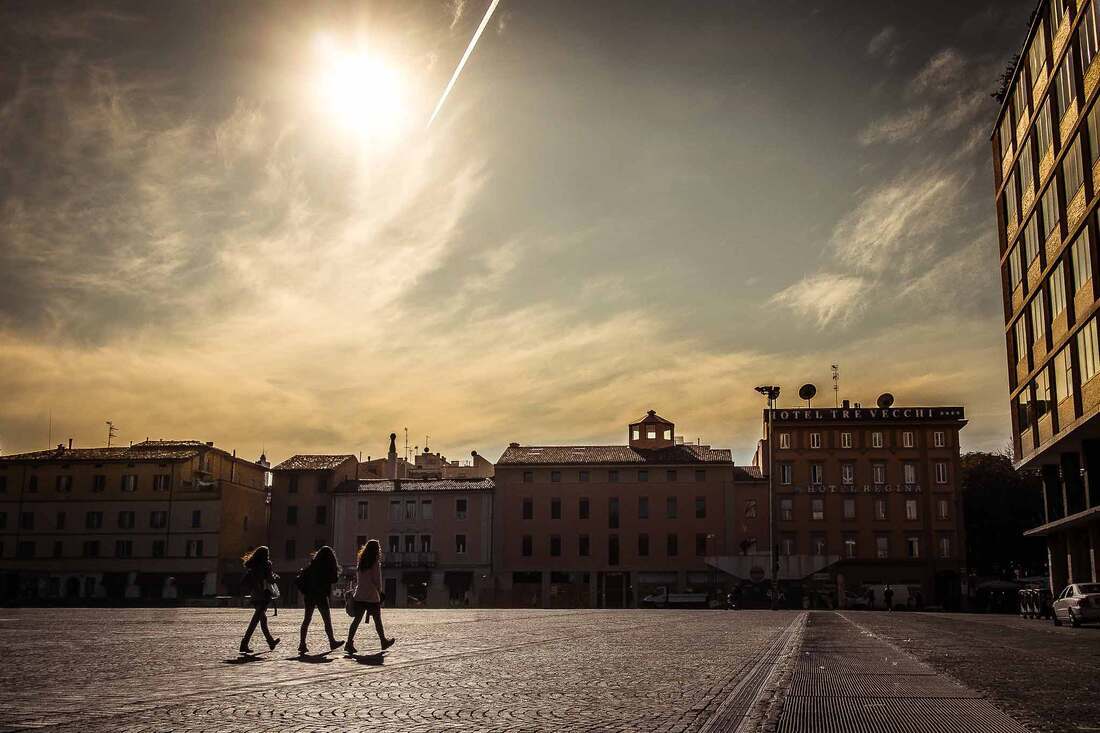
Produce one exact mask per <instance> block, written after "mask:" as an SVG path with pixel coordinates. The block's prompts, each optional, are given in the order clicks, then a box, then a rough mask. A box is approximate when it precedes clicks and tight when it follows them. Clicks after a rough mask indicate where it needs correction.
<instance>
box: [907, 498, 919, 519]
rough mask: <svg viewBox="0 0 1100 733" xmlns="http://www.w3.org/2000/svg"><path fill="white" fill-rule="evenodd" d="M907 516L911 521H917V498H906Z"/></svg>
mask: <svg viewBox="0 0 1100 733" xmlns="http://www.w3.org/2000/svg"><path fill="white" fill-rule="evenodd" d="M905 518H906V519H908V520H910V521H915V520H916V518H917V500H916V499H906V500H905Z"/></svg>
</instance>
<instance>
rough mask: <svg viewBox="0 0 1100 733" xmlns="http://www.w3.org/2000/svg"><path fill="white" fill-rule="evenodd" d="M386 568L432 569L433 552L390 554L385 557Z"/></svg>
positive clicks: (434, 557) (433, 563) (433, 562)
mask: <svg viewBox="0 0 1100 733" xmlns="http://www.w3.org/2000/svg"><path fill="white" fill-rule="evenodd" d="M385 562H386V566H387V567H391V568H433V567H435V563H436V554H435V553H434V552H391V553H388V554H387V555H386V558H385Z"/></svg>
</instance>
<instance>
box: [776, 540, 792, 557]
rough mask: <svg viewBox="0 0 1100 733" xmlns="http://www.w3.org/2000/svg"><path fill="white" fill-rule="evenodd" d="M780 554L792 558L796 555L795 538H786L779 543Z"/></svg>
mask: <svg viewBox="0 0 1100 733" xmlns="http://www.w3.org/2000/svg"><path fill="white" fill-rule="evenodd" d="M779 554H781V555H783V556H784V557H790V556H791V555H793V554H794V537H784V538H783V539H782V540H780V542H779Z"/></svg>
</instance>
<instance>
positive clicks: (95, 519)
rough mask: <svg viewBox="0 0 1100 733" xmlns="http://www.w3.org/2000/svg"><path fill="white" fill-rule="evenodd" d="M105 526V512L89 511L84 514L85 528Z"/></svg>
mask: <svg viewBox="0 0 1100 733" xmlns="http://www.w3.org/2000/svg"><path fill="white" fill-rule="evenodd" d="M102 527H103V512H88V513H87V514H85V515H84V528H85V529H101V528H102Z"/></svg>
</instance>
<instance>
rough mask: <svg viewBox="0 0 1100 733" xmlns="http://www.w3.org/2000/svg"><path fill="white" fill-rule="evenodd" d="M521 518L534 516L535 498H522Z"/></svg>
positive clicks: (532, 517)
mask: <svg viewBox="0 0 1100 733" xmlns="http://www.w3.org/2000/svg"><path fill="white" fill-rule="evenodd" d="M523 518H524V519H534V518H535V500H534V499H530V498H527V499H524V500H523Z"/></svg>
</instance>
